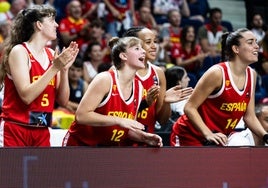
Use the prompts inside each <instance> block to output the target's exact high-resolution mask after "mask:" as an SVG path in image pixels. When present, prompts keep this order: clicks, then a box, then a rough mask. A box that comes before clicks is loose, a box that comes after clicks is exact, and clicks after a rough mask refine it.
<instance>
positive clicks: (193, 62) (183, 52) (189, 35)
mask: <svg viewBox="0 0 268 188" xmlns="http://www.w3.org/2000/svg"><path fill="white" fill-rule="evenodd" d="M180 38H181V45H180V46H179V47H178V54H177V55H176V56H175V64H176V65H178V66H182V67H184V68H185V69H186V71H187V73H188V75H191V79H193V80H191V84H190V86H191V87H194V86H195V84H196V82H197V80H198V79H199V78H200V77H201V76H202V75H203V73H204V72H205V71H206V70H207V69H208V68H210V66H212V65H213V62H212V59H211V57H210V56H209V52H207V53H203V51H202V49H201V46H200V45H199V44H197V43H196V37H195V32H194V27H193V26H185V27H183V29H182V31H181V37H180Z"/></svg>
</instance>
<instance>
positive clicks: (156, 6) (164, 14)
mask: <svg viewBox="0 0 268 188" xmlns="http://www.w3.org/2000/svg"><path fill="white" fill-rule="evenodd" d="M173 9H175V10H177V11H179V13H180V14H181V25H182V26H184V25H193V26H194V27H195V30H196V31H197V30H198V28H199V27H200V26H202V25H203V20H202V21H201V20H200V18H199V17H198V16H196V15H194V16H191V12H190V9H189V6H188V2H187V0H155V1H154V3H153V15H154V17H155V20H156V22H157V24H160V25H163V24H166V23H168V22H169V20H168V19H167V18H168V12H169V11H170V10H173Z"/></svg>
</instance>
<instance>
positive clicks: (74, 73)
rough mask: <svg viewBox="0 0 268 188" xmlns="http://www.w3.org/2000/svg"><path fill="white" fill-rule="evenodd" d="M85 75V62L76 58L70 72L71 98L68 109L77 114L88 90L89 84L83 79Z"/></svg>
mask: <svg viewBox="0 0 268 188" xmlns="http://www.w3.org/2000/svg"><path fill="white" fill-rule="evenodd" d="M82 75H83V60H82V59H80V58H76V60H75V62H74V63H73V64H72V66H71V67H70V69H69V71H68V78H69V87H70V97H69V101H68V103H67V106H66V108H67V109H68V110H69V111H70V112H71V113H75V112H76V109H77V107H78V104H79V103H80V101H81V99H82V97H83V95H84V94H85V92H86V90H87V86H88V84H87V82H86V81H85V80H84V79H83V78H82Z"/></svg>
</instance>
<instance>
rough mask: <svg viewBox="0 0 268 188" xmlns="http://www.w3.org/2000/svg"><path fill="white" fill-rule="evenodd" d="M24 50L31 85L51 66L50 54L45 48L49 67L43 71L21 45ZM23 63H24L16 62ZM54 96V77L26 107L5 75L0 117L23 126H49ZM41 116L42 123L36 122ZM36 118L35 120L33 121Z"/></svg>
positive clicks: (9, 78)
mask: <svg viewBox="0 0 268 188" xmlns="http://www.w3.org/2000/svg"><path fill="white" fill-rule="evenodd" d="M23 46H24V47H25V48H26V50H27V52H28V55H29V60H30V66H31V67H30V71H29V75H30V79H31V80H30V81H31V83H33V82H35V81H36V80H38V79H39V78H40V77H41V76H42V75H43V74H44V73H45V72H46V71H47V69H48V68H49V67H50V66H51V65H52V63H51V61H52V58H53V56H52V54H51V52H50V50H49V49H47V48H46V53H47V55H48V58H49V61H50V63H49V66H48V68H47V69H46V70H45V69H43V68H42V66H41V65H40V63H39V62H38V61H37V60H36V59H35V58H34V57H33V55H32V54H31V52H30V51H29V49H28V48H27V47H26V44H25V43H23ZM17 63H25V62H17ZM55 96H56V76H55V77H54V78H53V79H52V80H51V81H50V82H49V84H48V85H47V87H46V88H45V90H44V91H43V92H42V93H41V94H40V95H39V96H38V97H37V98H36V99H35V100H34V101H33V102H32V103H31V104H29V105H26V104H25V103H24V102H23V101H22V100H21V98H20V96H19V94H18V92H17V90H16V87H15V85H14V82H13V80H12V77H11V76H10V75H8V74H7V75H6V77H5V87H4V100H3V106H2V114H1V117H2V118H4V119H6V120H10V121H14V122H18V123H23V124H37V123H39V124H40V123H41V124H43V125H45V126H50V124H51V120H52V111H53V109H54V101H55ZM40 115H42V118H43V119H42V122H40V121H39V122H37V121H38V117H40ZM35 118H37V119H35ZM39 120H40V119H39Z"/></svg>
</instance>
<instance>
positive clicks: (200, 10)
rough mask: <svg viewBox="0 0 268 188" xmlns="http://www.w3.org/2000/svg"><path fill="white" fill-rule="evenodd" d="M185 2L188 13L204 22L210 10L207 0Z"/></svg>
mask: <svg viewBox="0 0 268 188" xmlns="http://www.w3.org/2000/svg"><path fill="white" fill-rule="evenodd" d="M187 2H188V6H189V9H190V15H191V16H192V17H196V18H197V19H199V20H200V21H201V22H202V23H204V22H205V21H206V19H207V14H208V12H209V10H210V5H209V3H208V0H187Z"/></svg>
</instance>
